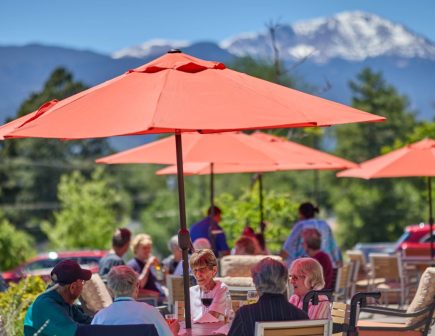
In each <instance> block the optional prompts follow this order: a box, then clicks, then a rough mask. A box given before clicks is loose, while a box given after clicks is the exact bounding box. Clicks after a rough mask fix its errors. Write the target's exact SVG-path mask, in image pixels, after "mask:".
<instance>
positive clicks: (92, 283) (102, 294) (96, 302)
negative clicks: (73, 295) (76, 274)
mask: <svg viewBox="0 0 435 336" xmlns="http://www.w3.org/2000/svg"><path fill="white" fill-rule="evenodd" d="M80 301H81V303H82V305H83V308H84V310H85V311H86V312H88V313H90V314H92V315H93V314H95V313H96V312H97V311H99V310H101V309H103V308H106V307H108V306H109V305H110V304H111V303H112V301H113V300H112V297H111V296H110V293H109V290H108V289H107V287H106V285H105V284H104V282H103V280H102V279H101V277H100V276H99V275H98V274H97V273H93V274H92V277H91V279H90V280H89V281H86V282H85V284H84V286H83V290H82V293H81V295H80Z"/></svg>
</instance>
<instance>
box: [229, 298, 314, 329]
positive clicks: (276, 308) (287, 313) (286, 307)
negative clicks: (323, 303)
mask: <svg viewBox="0 0 435 336" xmlns="http://www.w3.org/2000/svg"><path fill="white" fill-rule="evenodd" d="M294 320H308V315H307V314H306V313H305V312H304V311H302V310H300V309H299V308H296V307H295V306H294V305H292V304H291V303H290V302H288V300H287V298H286V297H285V296H284V295H283V294H267V293H266V294H263V295H262V296H261V297H260V299H259V300H258V302H257V303H254V304H250V305H246V306H243V307H241V308H240V309H239V310H238V311H237V313H236V316H235V318H234V321H233V324H232V325H231V329H230V332H229V333H228V336H252V335H254V334H255V322H271V321H294Z"/></svg>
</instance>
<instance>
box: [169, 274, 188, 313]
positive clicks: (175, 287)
mask: <svg viewBox="0 0 435 336" xmlns="http://www.w3.org/2000/svg"><path fill="white" fill-rule="evenodd" d="M166 283H167V285H168V307H169V310H170V311H172V312H173V311H175V302H176V301H184V290H183V277H181V276H176V275H169V276H168V277H167V278H166Z"/></svg>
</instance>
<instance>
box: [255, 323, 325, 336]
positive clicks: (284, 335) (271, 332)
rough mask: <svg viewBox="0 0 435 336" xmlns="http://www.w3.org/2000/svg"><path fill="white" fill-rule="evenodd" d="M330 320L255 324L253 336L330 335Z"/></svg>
mask: <svg viewBox="0 0 435 336" xmlns="http://www.w3.org/2000/svg"><path fill="white" fill-rule="evenodd" d="M330 332H331V321H330V320H311V321H310V320H305V321H283V322H281V321H280V322H256V323H255V336H290V335H291V336H302V335H304V336H309V335H315V336H320V335H324V336H327V335H330Z"/></svg>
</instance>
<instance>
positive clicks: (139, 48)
mask: <svg viewBox="0 0 435 336" xmlns="http://www.w3.org/2000/svg"><path fill="white" fill-rule="evenodd" d="M189 44H190V43H189V42H188V41H171V40H163V39H153V40H149V41H146V42H144V43H142V44H139V45H136V46H133V47H130V48H125V49H121V50H119V51H116V52H114V53H113V54H112V57H113V58H123V57H136V58H146V57H148V56H150V55H161V54H164V53H165V52H167V51H168V50H170V49H172V48H184V47H187V46H189Z"/></svg>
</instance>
